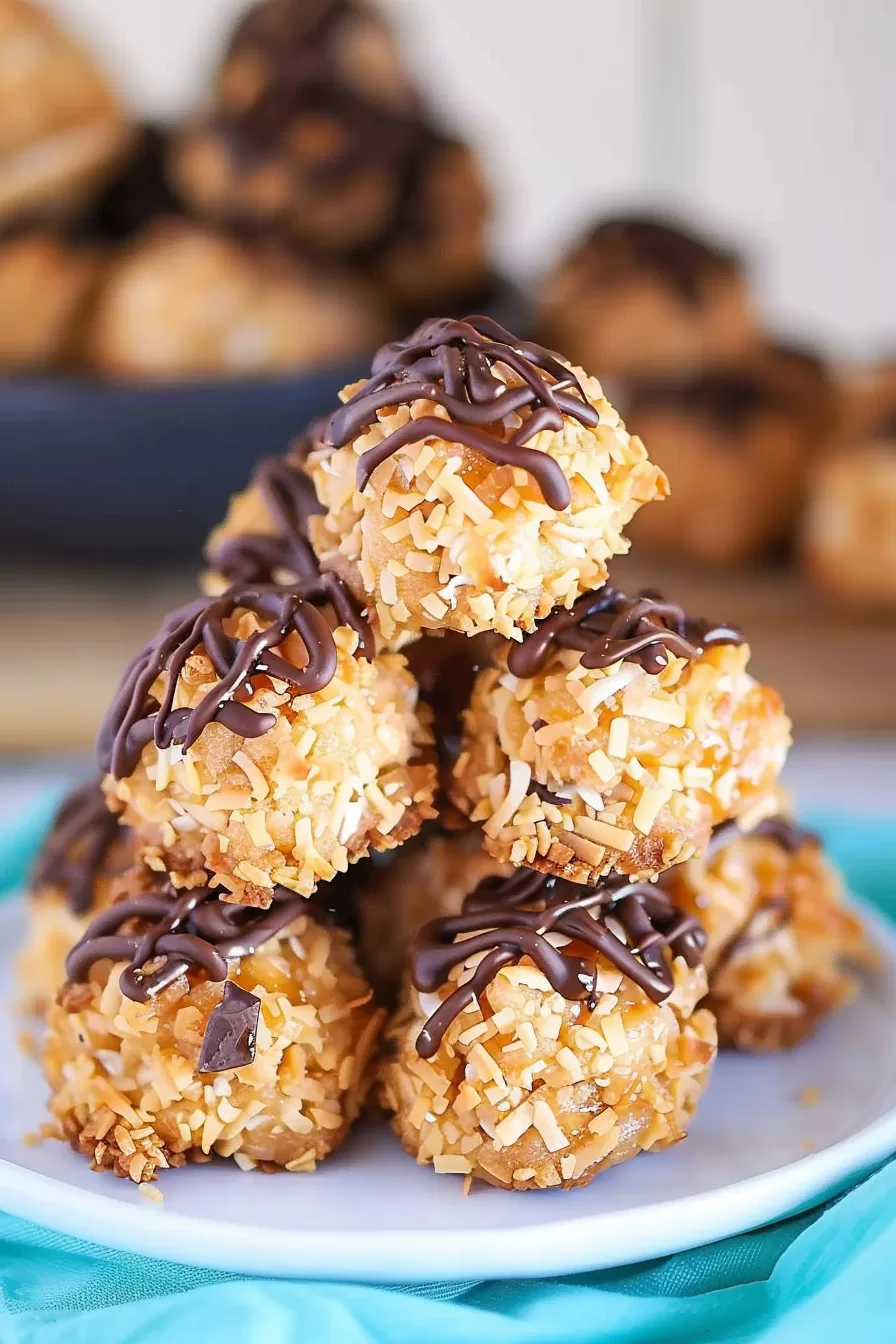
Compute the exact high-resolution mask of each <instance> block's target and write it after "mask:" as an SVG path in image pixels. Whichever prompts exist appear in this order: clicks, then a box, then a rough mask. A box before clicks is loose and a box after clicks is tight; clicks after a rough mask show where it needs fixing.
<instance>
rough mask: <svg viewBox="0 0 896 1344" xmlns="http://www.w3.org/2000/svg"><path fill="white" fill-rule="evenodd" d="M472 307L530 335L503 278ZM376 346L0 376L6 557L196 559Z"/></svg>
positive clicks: (1, 517)
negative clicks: (249, 365) (117, 374)
mask: <svg viewBox="0 0 896 1344" xmlns="http://www.w3.org/2000/svg"><path fill="white" fill-rule="evenodd" d="M471 308H472V310H473V311H479V312H483V311H484V312H488V313H490V314H491V315H492V316H493V317H495V318H497V320H498V321H499V322H502V323H503V324H504V325H506V326H507V327H509V328H510V329H511V330H514V331H520V332H523V333H525V331H526V329H527V326H528V311H527V304H526V301H525V298H524V296H523V295H522V294H521V293H520V291H519V290H517V289H516V288H515V287H514V286H513V285H511V284H507V283H502V282H496V285H495V288H494V290H493V291H492V292H491V293H490V295H489V296H487V297H485V298H483V299H482V301H481V303H476V304H473V305H471ZM369 367H370V360H369V357H366V356H363V355H361V356H359V357H358V358H356V359H354V360H352V361H351V362H347V363H345V364H339V365H333V366H327V367H326V368H321V369H319V370H316V371H314V372H311V373H305V374H301V375H292V376H289V377H275V378H259V379H251V380H239V381H236V380H226V379H218V380H209V381H205V382H187V383H166V384H147V383H101V382H97V381H90V380H87V379H78V378H63V377H57V376H45V377H34V378H12V379H2V378H0V562H2V561H4V560H10V559H14V560H17V561H18V560H28V561H32V560H38V561H50V562H53V563H58V562H59V561H60V560H61V561H65V562H72V563H83V564H93V563H97V562H99V563H104V564H112V565H144V564H146V563H147V562H150V563H152V564H156V565H158V564H171V565H178V564H181V565H182V564H183V563H184V562H189V563H191V564H196V563H197V562H198V559H199V555H200V551H201V548H202V543H203V541H204V539H205V535H206V533H207V532H208V531H209V530H210V528H212V527H213V526H214V525H215V523H217V522H220V520H221V519H222V518H223V516H224V511H225V509H226V507H227V500H228V498H229V496H230V495H231V494H233V492H234V491H235V490H241V489H242V488H243V486H244V485H245V484H246V482H247V480H248V479H249V474H250V472H251V470H252V466H253V463H255V462H256V461H257V460H258V459H259V458H260V457H264V456H265V455H266V454H268V453H282V452H284V451H285V450H286V448H287V446H288V444H289V442H290V440H291V439H292V438H293V437H294V436H295V435H296V434H298V433H299V432H300V431H301V430H303V429H304V428H305V426H306V425H307V424H308V422H309V421H310V420H313V419H315V418H316V417H317V416H320V415H326V414H327V413H328V412H329V411H331V410H333V409H334V408H335V407H336V406H337V405H338V393H339V391H340V389H341V388H342V387H344V386H345V384H346V383H348V382H354V381H355V380H356V379H358V378H361V377H363V376H364V374H365V372H366V371H367V370H368V369H369Z"/></svg>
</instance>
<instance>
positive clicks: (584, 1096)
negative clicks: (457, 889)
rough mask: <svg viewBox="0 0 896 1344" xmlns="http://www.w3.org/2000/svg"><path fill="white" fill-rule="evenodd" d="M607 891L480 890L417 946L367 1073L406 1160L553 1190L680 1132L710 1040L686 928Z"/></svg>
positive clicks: (581, 1181) (659, 902)
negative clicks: (383, 1050) (382, 1046)
mask: <svg viewBox="0 0 896 1344" xmlns="http://www.w3.org/2000/svg"><path fill="white" fill-rule="evenodd" d="M617 887H618V889H616V888H613V889H605V890H600V889H589V888H583V887H572V886H571V885H570V884H569V883H563V882H558V881H557V880H556V879H554V878H546V877H544V876H542V875H541V874H538V873H532V872H529V871H527V870H521V871H520V872H518V873H516V874H514V875H513V876H512V877H509V878H506V879H503V880H502V879H498V878H487V879H486V880H485V881H484V882H482V883H481V884H480V885H479V887H478V888H476V889H475V890H474V891H473V892H472V893H471V895H470V896H469V897H468V898H467V900H466V902H465V903H464V909H463V912H462V913H461V914H460V915H458V916H457V917H454V918H451V917H449V918H445V919H442V920H439V921H437V922H436V923H435V924H432V925H428V926H427V928H426V930H425V931H424V932H423V933H422V934H421V935H420V937H419V939H418V941H417V942H416V944H415V947H414V952H413V955H412V963H411V970H412V977H413V982H414V983H413V985H412V986H410V987H409V989H408V991H407V995H406V998H405V1001H404V1003H403V1004H402V1007H401V1008H400V1010H399V1012H398V1014H397V1016H396V1018H395V1020H394V1021H393V1023H392V1024H391V1027H390V1029H389V1032H388V1038H387V1043H388V1045H389V1046H390V1047H391V1053H389V1054H388V1055H387V1056H386V1058H385V1059H384V1062H383V1065H382V1069H381V1075H382V1097H383V1101H384V1103H385V1105H386V1106H387V1107H388V1108H389V1109H390V1110H391V1111H392V1112H393V1113H394V1118H393V1127H394V1129H395V1132H396V1133H397V1135H398V1137H399V1138H400V1140H401V1142H402V1144H403V1145H404V1147H405V1149H406V1150H407V1152H408V1153H410V1154H411V1155H412V1156H413V1157H415V1158H416V1160H417V1161H418V1162H419V1163H424V1164H429V1165H432V1166H433V1167H434V1168H435V1170H436V1172H438V1173H445V1174H457V1175H463V1176H464V1177H466V1178H468V1179H479V1180H483V1181H486V1182H488V1184H490V1185H495V1186H498V1187H500V1188H502V1189H507V1190H532V1189H535V1190H538V1189H541V1190H543V1189H547V1188H549V1187H552V1186H562V1187H564V1188H568V1187H570V1186H574V1185H585V1184H587V1183H588V1182H589V1181H591V1180H592V1179H593V1178H594V1177H595V1176H596V1175H597V1174H598V1173H599V1172H600V1171H602V1170H604V1169H605V1168H607V1167H610V1166H613V1165H615V1164H617V1163H619V1162H624V1161H626V1160H628V1159H629V1158H631V1157H634V1156H635V1155H636V1154H638V1153H640V1152H644V1151H647V1150H651V1149H660V1148H664V1147H667V1146H668V1145H669V1144H671V1143H675V1142H677V1141H678V1140H680V1139H682V1138H684V1137H685V1132H686V1129H685V1127H686V1125H687V1122H688V1120H689V1119H690V1117H691V1116H692V1115H693V1113H694V1110H695V1109H696V1106H697V1103H698V1102H699V1099H700V1096H701V1093H702V1091H703V1088H704V1087H705V1085H706V1082H707V1080H708V1077H709V1071H710V1068H711V1065H712V1062H713V1059H714V1057H715V1046H716V1031H715V1022H714V1021H713V1018H712V1015H711V1014H710V1013H709V1012H707V1011H706V1010H705V1009H701V1008H697V1004H698V1002H699V1000H700V999H701V998H702V997H703V995H704V993H705V987H706V976H705V972H704V970H703V968H702V966H700V965H699V949H700V942H701V934H700V931H699V926H698V925H697V924H696V921H693V920H689V919H688V918H687V917H685V916H683V915H681V913H680V912H677V911H676V910H675V908H674V907H673V906H672V905H671V903H670V902H669V901H668V898H666V897H664V896H663V895H662V893H658V892H657V890H656V888H655V887H649V886H646V885H645V886H641V887H638V888H635V887H633V886H631V884H629V883H626V882H625V881H624V880H623V881H622V882H621V883H619V884H617Z"/></svg>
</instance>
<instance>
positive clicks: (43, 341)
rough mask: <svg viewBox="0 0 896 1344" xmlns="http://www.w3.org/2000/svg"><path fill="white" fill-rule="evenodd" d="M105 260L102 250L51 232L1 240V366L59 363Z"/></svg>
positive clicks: (65, 352) (16, 366) (19, 234)
mask: <svg viewBox="0 0 896 1344" xmlns="http://www.w3.org/2000/svg"><path fill="white" fill-rule="evenodd" d="M102 264H103V263H102V258H101V255H100V253H99V251H98V250H97V249H95V248H90V247H80V246H76V245H74V244H70V243H67V242H65V241H64V240H63V239H62V238H60V237H58V236H56V235H55V234H53V233H51V232H49V231H48V230H43V229H40V230H38V229H35V230H29V231H27V232H23V233H18V234H13V235H12V237H10V238H8V239H6V240H5V241H2V242H0V368H2V369H41V368H46V367H47V366H49V365H52V364H57V363H59V362H60V360H61V359H62V358H63V357H64V356H65V355H66V354H67V353H68V351H69V349H70V348H71V343H72V337H73V332H74V327H75V324H76V323H77V321H78V319H79V318H80V316H81V314H82V312H83V309H84V305H85V303H86V302H87V300H88V299H89V296H90V294H91V292H92V290H93V289H94V287H95V285H96V283H97V281H98V279H99V277H100V274H101V268H102Z"/></svg>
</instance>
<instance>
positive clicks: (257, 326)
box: [0, 0, 896, 753]
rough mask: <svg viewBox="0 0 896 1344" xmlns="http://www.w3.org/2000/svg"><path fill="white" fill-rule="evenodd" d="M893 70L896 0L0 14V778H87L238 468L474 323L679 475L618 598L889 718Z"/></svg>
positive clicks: (303, 4) (836, 710) (803, 704)
mask: <svg viewBox="0 0 896 1344" xmlns="http://www.w3.org/2000/svg"><path fill="white" fill-rule="evenodd" d="M894 57H896V18H894V15H893V14H892V11H891V7H890V6H889V5H888V4H887V3H886V0H851V3H847V2H846V0H832V3H830V4H828V5H826V6H825V7H824V12H823V13H822V12H819V10H818V7H817V6H814V5H812V4H811V3H810V0H794V2H793V3H792V4H789V5H788V6H787V7H786V8H785V9H784V10H782V9H781V7H780V6H773V5H772V3H771V0H755V3H749V4H748V3H746V0H731V3H729V4H726V5H725V6H719V5H713V4H712V3H711V2H710V0H675V3H671V4H670V3H667V0H634V2H633V3H630V4H622V3H619V2H618V0H616V3H613V0H590V2H588V0H559V2H558V3H557V4H556V5H554V6H553V7H552V9H551V11H550V15H549V16H548V18H546V17H545V15H544V13H543V12H542V10H541V9H540V8H539V7H538V6H536V5H535V4H534V3H530V0H515V2H514V0H491V3H490V4H488V5H482V4H481V3H479V4H477V3H473V0H456V2H455V3H453V4H452V5H445V4H442V3H439V2H438V0H382V3H380V4H376V3H374V2H373V0H262V2H261V3H260V4H255V5H246V4H245V3H241V2H240V0H179V3H178V4H174V3H173V0H155V2H154V3H149V0H132V2H131V3H130V4H128V5H126V6H122V5H117V4H115V3H114V0H55V2H54V3H52V4H50V3H46V4H38V3H36V0H0V613H2V618H3V623H4V627H5V628H7V629H9V628H12V627H13V626H14V628H15V629H16V631H17V638H16V639H15V641H13V644H14V647H13V649H12V657H11V658H7V659H4V667H3V669H0V682H2V678H4V677H5V678H6V680H7V685H6V686H3V685H2V684H0V703H3V704H5V705H7V706H11V705H13V704H15V705H16V706H17V712H15V713H13V712H10V711H5V712H4V713H3V715H2V720H0V751H2V750H5V751H7V752H13V751H24V750H28V751H30V750H33V749H35V748H41V749H43V750H46V751H49V752H53V753H59V752H64V751H79V750H82V749H84V748H85V747H86V746H87V745H88V744H89V743H90V740H91V738H92V735H93V732H94V728H95V723H96V720H97V717H98V714H99V712H100V709H101V708H102V706H103V705H104V703H105V702H106V700H107V699H108V695H109V693H110V690H111V688H112V685H113V684H114V682H115V680H116V678H117V675H118V671H119V668H120V665H121V662H122V661H123V659H124V657H125V656H126V654H127V653H128V652H129V651H130V649H131V648H132V647H136V646H137V645H138V644H139V643H140V642H141V639H142V638H143V636H144V635H145V632H146V631H147V630H148V629H150V628H151V627H152V626H153V624H154V622H155V621H156V620H157V618H158V616H159V615H160V614H161V613H162V612H163V611H164V610H166V609H167V608H168V607H170V606H171V605H173V604H174V602H176V601H177V600H178V599H179V598H180V596H181V595H182V593H184V592H186V591H188V586H189V583H190V579H191V575H192V573H193V572H194V571H195V569H196V568H197V567H198V565H199V557H198V555H197V554H196V544H197V543H196V538H197V537H201V536H202V534H203V532H205V531H207V530H208V529H209V528H210V527H211V526H212V525H213V524H214V523H215V522H216V521H218V520H219V519H220V518H221V517H222V516H223V513H224V510H225V507H226V501H227V498H228V496H229V495H230V494H231V493H232V492H233V491H234V490H237V489H239V488H240V487H242V486H243V485H244V483H245V480H246V478H247V477H248V474H249V471H250V468H251V464H252V463H253V462H254V461H255V460H256V459H257V458H258V457H259V456H260V455H261V454H263V453H267V452H283V451H284V450H285V449H286V447H287V444H288V442H289V440H290V439H291V438H292V437H293V436H294V435H296V434H297V433H298V432H300V431H301V430H302V429H303V428H304V426H305V425H306V424H307V423H308V422H309V421H310V420H311V419H312V418H313V417H315V416H317V415H319V414H322V413H325V412H326V411H327V410H329V409H331V408H332V407H333V406H334V405H335V403H336V394H337V392H338V389H339V388H340V387H341V386H342V385H343V384H344V383H345V382H347V381H349V379H351V378H353V377H356V376H358V374H359V372H360V371H361V370H363V368H364V367H365V364H366V363H368V362H369V356H370V354H371V352H372V351H373V350H374V349H376V348H377V347H378V346H379V345H380V344H381V343H382V342H383V341H386V340H389V339H391V338H392V337H394V336H395V335H397V334H400V333H401V332H403V331H406V330H408V329H410V327H411V326H413V325H414V323H415V322H417V321H418V320H419V319H420V318H422V317H423V316H426V315H433V314H435V313H443V312H444V313H452V314H463V313H464V312H468V311H479V310H485V311H488V312H491V313H494V314H495V315H496V316H498V317H499V319H501V320H504V321H506V322H507V323H508V324H509V325H510V326H511V327H512V328H513V329H514V330H515V331H518V332H520V333H521V334H533V335H537V336H538V338H539V339H542V340H544V341H546V342H547V343H548V344H550V345H553V346H554V347H555V348H557V349H559V350H562V351H563V352H564V353H566V354H568V355H569V356H570V357H571V358H573V359H575V360H578V361H580V362H581V363H582V364H583V365H584V366H585V367H586V368H587V369H588V371H589V372H591V373H594V374H596V375H597V376H598V377H600V378H601V379H602V380H603V381H604V382H605V384H606V390H607V392H608V395H609V396H610V398H611V400H612V401H613V402H614V404H615V405H616V406H617V408H618V409H619V410H620V412H621V414H622V415H623V417H624V418H625V420H626V422H627V423H628V425H629V427H630V428H631V429H632V430H633V431H635V432H637V433H639V434H641V436H642V437H643V438H644V439H645V441H646V442H647V443H648V445H649V447H650V451H651V455H652V457H653V458H654V459H655V460H656V461H657V462H659V463H660V465H662V466H663V467H664V468H665V470H666V471H667V472H668V474H669V476H670V478H671V481H672V487H673V488H672V494H671V497H670V499H669V500H668V501H667V502H666V503H665V504H664V506H663V508H662V509H659V508H656V509H650V508H645V509H644V510H642V512H641V514H640V515H639V517H638V519H637V522H636V524H635V525H634V526H633V528H632V529H631V535H632V541H633V543H634V551H635V557H634V558H632V559H630V558H628V557H625V558H624V559H623V560H622V561H621V562H620V563H619V565H618V567H617V569H616V570H614V578H617V579H618V580H619V581H621V582H624V583H625V584H627V585H628V586H635V585H638V584H641V583H643V584H645V585H652V584H655V583H656V581H657V578H658V577H659V578H660V580H661V581H662V583H663V585H664V586H665V587H666V588H667V589H668V590H669V591H670V592H672V593H673V594H674V596H675V597H676V598H678V599H679V600H681V601H683V602H684V604H685V605H686V606H688V607H689V608H692V609H698V608H699V609H700V610H704V611H705V612H706V614H707V615H710V616H718V617H722V618H725V619H729V620H733V621H735V622H738V623H740V624H741V625H742V626H743V627H744V628H745V629H746V631H747V633H748V635H749V637H750V640H751V643H752V644H753V646H754V651H755V660H756V664H757V668H758V675H760V676H762V677H764V678H766V679H768V680H770V681H772V682H774V683H775V684H777V685H779V686H780V688H781V690H782V692H783V694H784V696H785V698H786V700H787V702H788V706H789V708H790V710H791V712H792V713H793V716H794V718H795V720H796V723H797V726H798V728H800V729H803V730H813V731H818V730H824V731H830V730H833V729H848V730H853V731H856V730H862V731H867V730H878V729H881V728H888V729H893V728H894V727H896V707H894V704H893V702H892V697H891V696H890V694H889V668H890V667H891V666H892V662H893V658H894V657H896V363H894V358H893V352H894V350H896V341H894V339H893V313H894V311H896V278H894V270H893V266H892V260H891V252H892V238H893V236H894V235H896V215H894V210H896V204H894V203H896V160H894V157H893V155H892V152H891V151H890V149H889V146H888V143H887V141H888V138H889V134H890V132H889V128H890V127H891V126H892V124H893V113H894V110H896V109H894V102H896V94H894V86H893V81H892V69H893V68H894ZM60 647H64V648H65V650H66V658H65V660H64V663H65V665H64V670H61V669H60V664H59V660H58V658H57V657H55V654H56V651H57V650H58V649H59V648H60ZM844 647H851V648H855V649H860V650H861V656H860V657H856V658H853V659H850V660H849V663H848V665H847V666H837V669H836V674H833V673H832V674H831V675H820V674H819V668H820V667H821V668H824V667H828V666H830V665H831V651H832V650H833V649H835V648H844ZM23 696H24V697H25V700H24V704H23V700H22V697H23ZM37 707H40V712H39V713H38V712H36V710H37ZM31 710H34V711H35V712H29V711H31Z"/></svg>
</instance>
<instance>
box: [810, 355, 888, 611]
mask: <svg viewBox="0 0 896 1344" xmlns="http://www.w3.org/2000/svg"><path fill="white" fill-rule="evenodd" d="M801 540H802V556H803V563H804V565H805V567H806V569H807V570H808V572H809V573H810V574H811V575H812V576H813V578H814V579H815V580H816V581H817V582H818V584H819V585H820V586H821V587H822V588H824V589H825V591H826V592H827V593H829V594H830V595H831V597H833V598H834V599H836V600H837V601H838V602H841V603H844V604H848V605H852V606H855V607H858V608H865V607H867V608H875V607H878V606H882V607H884V608H887V609H889V608H893V607H896V365H893V364H890V365H883V366H879V367H878V368H876V369H869V370H866V371H864V372H860V373H857V374H855V375H853V376H852V377H850V378H848V379H846V380H845V382H844V385H843V388H842V395H841V416H840V424H839V432H838V436H837V439H836V441H835V443H834V445H833V446H832V447H831V449H830V451H829V452H828V453H826V454H825V455H824V456H823V457H821V458H820V459H819V460H818V461H817V462H816V463H815V465H814V467H813V469H812V473H811V476H810V481H809V487H808V500H807V503H806V510H805V515H804V518H803V524H802V538H801Z"/></svg>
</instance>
